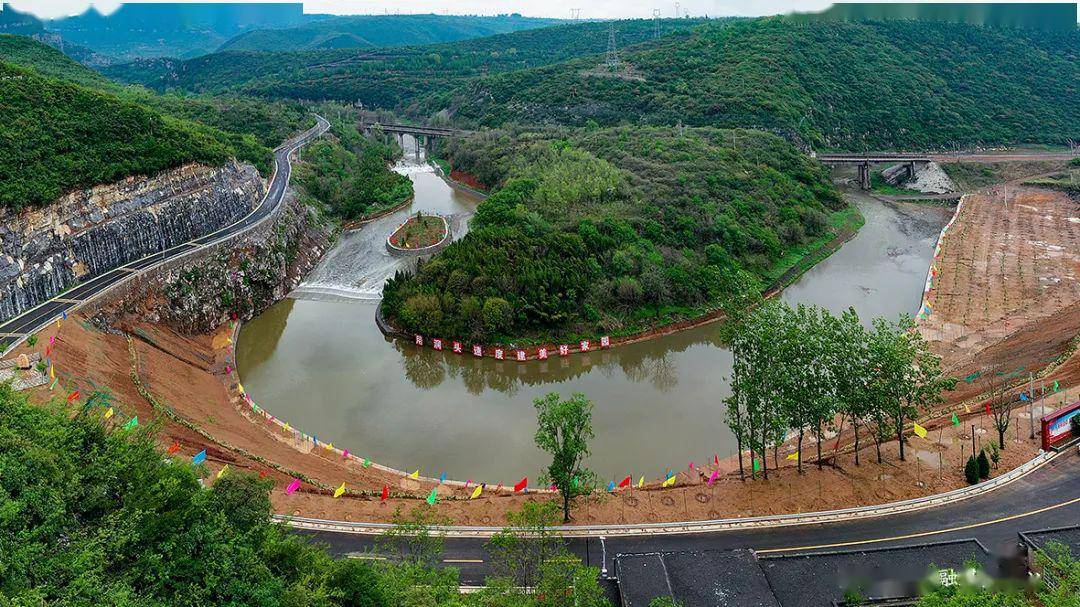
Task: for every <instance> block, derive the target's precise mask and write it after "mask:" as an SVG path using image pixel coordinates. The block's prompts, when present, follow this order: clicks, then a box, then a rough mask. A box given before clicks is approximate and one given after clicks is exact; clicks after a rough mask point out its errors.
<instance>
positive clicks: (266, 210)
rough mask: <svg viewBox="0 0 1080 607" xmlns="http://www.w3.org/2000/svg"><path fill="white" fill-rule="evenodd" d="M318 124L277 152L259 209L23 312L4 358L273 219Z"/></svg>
mask: <svg viewBox="0 0 1080 607" xmlns="http://www.w3.org/2000/svg"><path fill="white" fill-rule="evenodd" d="M315 118H316V120H317V121H318V123H317V124H316V125H315V126H314V127H312V128H311V129H309V130H307V131H305V132H304V133H303V134H302V135H300V136H299V137H297V138H296V139H293V140H292V141H289V142H287V143H285V144H284V145H282V146H281V147H279V148H278V149H276V150H274V168H275V170H274V176H273V178H272V180H271V181H270V187H269V188H267V190H266V195H265V196H263V199H262V201H261V202H260V203H259V206H258V207H256V208H255V210H253V211H252V212H251V213H249V214H248V215H247V216H246V217H244V218H243V219H241V220H240V221H238V222H236V223H234V224H232V225H228V226H225V227H224V228H221V229H220V230H217V231H216V232H211V233H210V234H207V235H205V236H202V237H200V238H196V239H195V240H192V241H189V242H185V243H183V244H179V245H176V246H174V247H172V248H170V249H166V250H165V251H161V252H159V253H155V254H153V255H148V256H146V257H143V258H142V259H136V260H135V261H131V262H128V263H126V264H124V265H122V266H120V267H118V268H114V269H112V270H110V271H108V272H106V273H104V274H102V275H100V276H97V277H96V278H93V279H91V280H88V281H86V282H84V283H82V284H79V285H77V286H75V287H73V288H71V289H69V290H67V291H65V292H64V293H61V294H60V295H57V296H56V297H54V298H52V299H50V300H48V301H45V302H43V303H41V304H39V305H37V306H36V307H34V308H31V309H29V310H27V311H26V312H23V313H22V314H20V315H19V316H16V317H15V318H12V319H11V320H8V321H6V322H5V323H3V324H2V325H0V351H2V352H3V353H4V354H7V352H8V351H9V350H10V349H11V348H13V347H14V346H15V345H16V344H18V343H19V342H20V341H22V340H23V339H24V338H25V337H26V336H27V335H29V334H31V333H34V332H35V331H38V330H40V329H41V328H42V327H43V326H45V325H46V324H48V323H50V322H52V321H53V320H55V319H56V318H57V317H59V316H60V315H62V314H64V313H65V312H69V311H71V310H73V309H75V308H77V307H78V306H80V305H82V304H84V303H86V302H87V301H89V300H90V299H93V298H94V297H95V296H97V295H99V294H101V293H103V292H105V291H107V290H108V289H110V288H112V287H114V286H116V285H117V284H119V283H120V282H122V281H124V280H125V279H127V278H129V277H131V276H133V275H135V274H138V273H139V272H142V271H144V270H146V269H148V268H152V267H154V266H156V265H158V264H160V263H162V262H164V261H167V260H170V259H174V258H176V257H178V256H180V255H185V254H188V253H190V252H192V251H195V250H197V249H200V248H203V247H206V246H208V245H211V244H214V243H216V242H218V241H220V240H223V239H226V238H229V237H231V236H234V235H236V234H238V233H240V232H243V231H245V230H247V229H249V228H251V227H253V226H255V225H257V224H259V223H261V222H262V221H263V220H264V219H266V218H267V217H268V216H270V214H271V213H273V212H274V210H275V209H277V207H278V205H279V204H281V201H282V200H283V199H284V197H285V190H286V189H287V188H288V186H289V178H290V177H291V176H292V162H291V160H290V159H289V154H291V153H292V152H293V151H294V150H296V149H297V148H299V147H301V146H303V145H304V144H306V143H307V142H308V141H310V140H311V139H313V138H315V137H318V136H319V135H322V134H323V133H324V132H326V130H327V129H329V128H330V123H329V122H327V121H326V120H325V119H324V118H323V117H322V116H316V117H315Z"/></svg>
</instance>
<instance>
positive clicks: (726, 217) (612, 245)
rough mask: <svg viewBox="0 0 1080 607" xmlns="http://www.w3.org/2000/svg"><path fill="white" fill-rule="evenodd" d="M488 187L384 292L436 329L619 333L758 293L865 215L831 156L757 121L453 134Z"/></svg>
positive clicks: (452, 151)
mask: <svg viewBox="0 0 1080 607" xmlns="http://www.w3.org/2000/svg"><path fill="white" fill-rule="evenodd" d="M443 153H444V155H445V157H446V158H447V160H448V162H449V163H450V165H451V166H452V167H453V168H454V169H455V170H463V171H467V172H470V173H473V174H475V175H476V176H478V177H479V178H480V179H481V180H483V181H485V182H487V183H488V184H489V185H492V186H494V188H495V189H494V193H493V194H492V195H491V196H490V197H489V198H488V199H487V200H485V201H484V202H482V203H481V204H480V206H479V208H478V210H477V214H476V216H475V217H474V219H473V220H472V223H471V225H470V231H469V234H468V235H466V236H465V237H464V238H463V239H461V240H460V241H458V242H456V243H454V244H452V245H451V246H449V247H448V248H447V249H445V250H444V251H443V252H441V253H440V254H439V255H438V256H437V257H436V258H434V259H433V260H432V261H430V262H428V263H427V264H425V265H423V266H422V267H421V268H420V269H419V271H418V273H417V274H416V275H415V276H407V275H399V276H397V277H395V278H394V279H393V280H391V281H389V282H388V283H387V285H386V288H385V289H384V291H383V297H384V299H383V310H384V312H385V313H386V314H387V316H388V317H389V318H391V319H392V320H393V321H395V322H397V323H398V324H399V325H400V326H401V327H403V328H405V329H407V330H410V331H416V332H419V333H423V334H427V335H440V336H444V337H451V336H453V337H461V338H466V339H473V340H480V341H488V340H507V341H509V340H514V341H520V340H521V339H526V340H527V339H538V340H543V339H551V338H554V337H556V336H557V337H560V338H568V337H573V336H576V335H588V336H595V335H597V334H598V333H600V332H604V333H611V334H616V335H617V334H619V333H627V332H631V331H634V330H639V329H642V328H645V327H648V326H651V325H654V324H658V323H662V322H666V321H670V320H674V319H678V318H684V317H687V316H691V315H695V314H697V313H700V312H701V311H703V310H704V309H707V308H714V307H719V306H723V305H725V304H726V303H727V302H729V301H730V300H731V299H732V297H733V296H739V297H741V296H742V295H743V294H746V293H754V292H757V291H759V290H760V289H761V286H762V284H764V283H767V282H770V281H771V280H773V279H775V278H776V276H778V274H779V273H780V272H782V271H783V269H784V268H786V267H789V266H790V265H792V264H793V263H795V262H796V261H797V260H798V259H799V258H800V257H801V253H803V252H809V251H805V250H804V248H805V247H807V245H809V244H810V243H821V242H824V241H827V240H829V239H830V238H831V237H832V234H833V232H834V230H835V229H836V228H837V227H838V225H839V224H842V223H844V222H847V221H849V220H853V219H854V218H855V217H857V216H858V215H857V213H853V212H852V211H851V210H850V209H849V208H848V207H846V206H845V205H844V203H843V201H842V199H841V198H840V196H839V194H838V192H837V191H836V190H835V189H834V188H833V186H832V185H831V184H830V183H829V181H828V174H827V171H826V169H825V168H824V167H822V166H821V165H820V164H818V163H817V162H816V161H814V160H812V159H810V158H808V157H806V156H804V155H802V154H800V153H799V152H798V151H797V150H796V149H795V148H794V147H792V146H791V145H789V144H788V143H787V142H785V141H784V140H783V139H781V138H779V137H776V136H774V135H771V134H767V133H763V132H760V131H745V130H733V131H726V130H717V129H711V128H699V129H678V128H668V127H647V128H630V127H620V128H606V129H601V128H591V129H574V130H569V129H544V130H540V131H513V132H502V131H495V132H489V133H485V134H482V135H477V136H474V137H472V138H470V139H468V140H465V141H462V142H460V143H455V144H451V145H450V147H448V148H447V149H446V150H444V152H443Z"/></svg>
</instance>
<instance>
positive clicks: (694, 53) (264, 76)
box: [108, 17, 1080, 150]
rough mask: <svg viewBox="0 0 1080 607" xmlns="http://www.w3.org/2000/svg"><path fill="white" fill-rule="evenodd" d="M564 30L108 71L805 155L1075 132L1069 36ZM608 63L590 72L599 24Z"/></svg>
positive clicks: (938, 29)
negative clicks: (762, 134) (771, 136)
mask: <svg viewBox="0 0 1080 607" xmlns="http://www.w3.org/2000/svg"><path fill="white" fill-rule="evenodd" d="M685 21H686V22H683V20H679V21H673V20H669V21H664V22H663V24H664V28H665V32H666V33H667V34H668V35H666V36H664V37H661V38H660V39H656V40H654V39H653V24H652V22H651V21H646V20H638V21H620V22H615V23H614V24H608V23H571V24H565V25H560V26H554V27H548V28H542V29H537V30H529V31H525V32H516V33H512V34H503V35H499V36H492V37H488V38H480V39H475V40H469V41H463V42H455V43H449V44H441V45H430V46H421V47H408V48H402V49H387V50H383V51H356V50H353V51H336V52H322V53H258V54H251V53H248V54H235V53H219V54H214V55H209V56H206V57H201V58H198V59H195V60H192V61H186V62H179V61H156V62H141V63H136V64H128V65H124V66H115V67H113V68H111V69H110V71H109V72H108V73H109V74H110V75H112V76H115V77H119V78H121V79H125V80H127V81H132V82H140V83H143V84H146V85H148V86H151V87H154V88H156V89H162V90H163V89H170V88H181V89H186V90H191V91H199V92H204V91H232V92H238V93H244V94H253V95H258V96H268V97H277V98H297V99H323V98H334V99H343V100H349V101H360V102H362V103H364V104H365V105H367V106H369V107H371V106H375V107H381V108H387V109H394V110H398V111H404V112H407V113H410V114H412V115H413V116H414V117H416V118H419V119H432V117H434V116H439V120H445V119H446V118H449V119H450V120H451V121H455V122H458V123H461V124H463V125H472V126H489V127H500V126H504V125H507V124H511V123H518V124H533V125H536V124H561V125H577V126H583V125H586V124H588V123H590V122H595V123H597V124H600V125H618V124H667V125H676V124H680V123H681V124H689V125H698V126H717V127H742V128H758V129H766V130H771V131H773V132H776V133H779V134H782V135H783V136H785V137H787V138H789V139H790V140H792V141H795V142H798V143H800V144H803V145H806V146H808V147H814V148H818V149H846V150H865V149H876V148H887V149H934V148H951V147H974V146H980V145H997V144H1017V143H1048V144H1055V145H1062V144H1064V143H1065V141H1066V140H1067V139H1068V138H1070V137H1071V138H1072V139H1074V140H1075V139H1080V85H1078V84H1077V83H1078V82H1080V33H1077V31H1076V30H1071V31H1066V32H1047V31H1036V30H1018V29H1004V28H990V27H982V26H975V25H965V24H950V23H935V22H915V21H888V22H848V21H829V22H805V21H801V20H794V19H790V18H783V17H771V18H760V19H735V20H725V21H691V20H685ZM612 27H613V28H614V29H615V32H616V41H617V45H618V46H619V48H620V54H621V58H622V60H623V65H624V66H629V67H628V69H626V70H625V71H622V72H619V73H617V74H610V73H604V71H603V70H602V69H598V66H599V65H600V64H601V63H602V60H603V53H604V51H605V50H606V49H607V33H608V29H609V28H612Z"/></svg>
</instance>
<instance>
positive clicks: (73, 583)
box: [0, 384, 610, 607]
mask: <svg viewBox="0 0 1080 607" xmlns="http://www.w3.org/2000/svg"><path fill="white" fill-rule="evenodd" d="M74 407H76V408H77V409H73V407H72V405H70V404H69V406H67V407H64V406H63V404H62V403H61V402H59V401H58V402H53V403H47V404H45V405H44V406H42V407H36V406H32V405H30V404H28V403H27V402H26V397H25V396H24V395H21V394H18V393H16V392H15V391H13V390H12V388H11V386H10V384H0V514H2V515H0V603H3V604H4V605H13V606H14V605H110V606H116V607H129V606H131V607H134V606H139V607H157V606H162V607H164V606H169V607H188V606H191V607H196V606H198V607H202V606H205V605H238V606H239V605H259V606H260V607H339V606H340V607H383V606H386V607H409V606H419V605H440V606H443V607H560V606H562V605H575V606H576V607H608V606H609V605H610V603H609V602H608V601H607V600H606V599H605V598H604V593H603V590H602V589H601V588H600V586H599V584H598V582H597V577H598V575H599V571H598V570H597V569H596V568H590V567H586V566H585V565H584V564H583V563H582V562H581V561H580V559H578V558H577V557H575V556H571V555H569V554H567V553H566V552H565V551H564V550H562V549H561V547H560V546H559V545H555V544H553V543H552V542H551V541H547V542H546V543H545V544H544V546H545V547H546V551H545V552H544V553H543V554H547V555H548V556H547V557H546V558H540V557H537V556H535V555H533V553H525V552H524V549H518V550H514V548H513V547H514V546H515V545H523V544H524V543H525V540H524V539H522V538H523V537H524V536H523V534H520V533H519V532H514V531H512V530H509V529H508V530H505V531H503V532H502V534H501V537H502V541H501V543H499V544H494V543H493V544H492V546H493V548H491V553H490V554H491V556H490V557H488V558H489V559H490V560H489V562H490V563H492V565H493V570H494V571H496V572H499V573H500V574H501V575H502V576H504V577H497V576H494V575H493V576H492V577H491V578H489V584H490V586H489V587H487V588H483V589H481V590H480V592H476V593H472V594H461V593H460V592H459V590H458V584H459V583H460V580H459V578H458V572H457V570H456V569H454V568H452V567H446V566H444V564H443V563H442V562H441V560H442V558H443V556H442V539H441V537H440V536H437V535H434V534H432V533H431V532H430V530H429V526H430V525H431V524H434V523H437V522H442V521H441V519H439V518H438V516H437V513H436V512H435V511H434V509H432V508H430V507H426V505H425V508H423V509H421V508H417V509H415V510H413V511H412V513H411V514H409V515H406V514H401V515H399V516H398V518H397V520H398V521H399V522H400V526H399V527H397V528H395V530H394V531H393V532H391V533H388V534H387V535H386V536H385V537H383V538H379V540H380V541H379V545H378V549H379V553H380V554H385V555H387V556H389V559H387V560H381V561H379V560H370V561H369V560H361V559H350V558H342V559H335V558H332V557H331V556H330V555H329V554H328V553H327V551H326V550H325V548H324V547H322V546H320V545H317V544H314V543H311V542H309V541H308V540H307V539H305V538H304V536H301V535H299V534H296V533H293V532H292V531H291V530H289V529H288V528H287V527H285V526H284V525H282V524H280V523H274V522H272V521H271V519H270V514H271V512H272V506H271V503H270V491H271V489H272V488H273V482H272V481H271V480H269V479H263V478H259V477H258V476H256V475H255V474H254V473H253V472H248V471H245V470H244V465H245V464H244V461H243V460H241V461H237V462H233V466H232V467H231V468H229V469H227V470H225V471H224V472H223V473H222V474H220V475H218V474H216V473H215V471H214V470H213V469H211V468H209V467H208V466H206V465H192V464H191V463H190V461H191V460H190V459H188V458H187V457H179V456H175V455H174V456H167V455H166V454H165V453H163V452H162V450H161V449H160V448H158V447H157V446H156V445H155V443H154V428H155V427H156V426H155V424H154V420H151V419H145V418H144V419H142V420H137V425H134V426H133V427H131V428H129V429H124V428H122V426H123V425H124V424H125V423H130V422H129V420H130V418H128V417H127V414H126V413H125V411H124V409H125V407H124V406H123V404H122V403H109V402H107V401H106V399H105V398H103V394H102V393H95V394H92V395H90V396H89V397H88V398H87V399H86V400H85V401H82V402H79V401H76V403H75V404H74ZM106 407H114V408H115V410H116V415H115V416H114V417H113V418H112V422H109V421H104V420H103V419H102V418H103V415H104V412H105V409H106ZM118 420H122V421H118ZM148 428H149V429H148ZM212 457H213V455H211V458H212ZM204 482H205V484H206V485H209V487H208V488H204V487H203V485H204ZM278 490H280V489H278ZM527 512H528V514H523V515H517V516H516V518H513V519H509V517H508V520H513V521H519V520H524V521H526V522H528V523H530V524H532V525H541V526H550V525H551V524H552V518H551V514H550V513H551V512H552V511H551V510H550V509H549V508H545V507H543V506H540V507H533V508H529V509H528V510H527ZM406 532H411V533H413V534H415V535H408V536H407V535H406ZM515 542H516V543H515ZM531 545H532V544H529V546H526V547H527V548H528V547H531ZM506 546H509V547H508V548H502V549H500V547H506ZM524 554H529V555H530V557H529V559H524V560H523V559H522V558H521V556H520V555H524ZM515 559H516V560H515ZM436 565H438V567H437V566H436ZM523 575H528V577H527V578H525V579H526V580H527V581H528V584H529V585H530V586H534V587H535V591H530V592H528V593H526V592H525V590H524V589H523V588H522V586H524V585H525V581H523V580H522V579H521V577H522V576H523ZM568 589H572V590H568ZM545 595H546V596H548V597H556V598H555V599H554V600H552V599H546V600H545V599H544V598H543V597H544V596H545Z"/></svg>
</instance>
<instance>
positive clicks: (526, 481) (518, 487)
mask: <svg viewBox="0 0 1080 607" xmlns="http://www.w3.org/2000/svg"><path fill="white" fill-rule="evenodd" d="M528 485H529V477H527V476H526V477H525V478H523V479H521V480H520V481H518V482H517V484H516V485H514V491H521V490H522V489H524V488H525V487H527V486H528Z"/></svg>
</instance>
